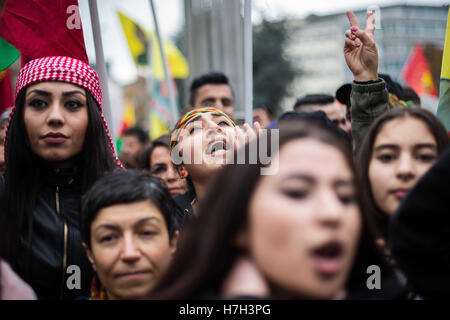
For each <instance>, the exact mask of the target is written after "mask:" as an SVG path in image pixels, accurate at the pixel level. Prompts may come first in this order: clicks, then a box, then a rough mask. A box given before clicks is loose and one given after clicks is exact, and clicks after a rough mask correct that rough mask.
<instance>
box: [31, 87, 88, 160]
mask: <svg viewBox="0 0 450 320" xmlns="http://www.w3.org/2000/svg"><path fill="white" fill-rule="evenodd" d="M24 123H25V129H26V134H27V137H28V143H29V146H30V148H31V150H32V151H33V152H34V153H35V154H36V155H38V156H39V157H40V158H42V159H43V160H46V161H48V162H51V163H54V164H63V163H66V162H68V161H69V162H70V160H71V159H72V158H73V157H74V156H76V155H77V154H79V153H80V152H81V150H82V148H83V145H84V139H85V134H86V128H87V125H88V112H87V104H86V91H85V90H84V89H82V88H80V87H78V86H76V85H73V84H70V83H64V82H55V81H47V82H40V83H37V84H34V85H31V86H30V87H28V88H27V89H26V93H25V107H24Z"/></svg>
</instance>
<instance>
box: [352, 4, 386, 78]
mask: <svg viewBox="0 0 450 320" xmlns="http://www.w3.org/2000/svg"><path fill="white" fill-rule="evenodd" d="M347 17H348V20H349V21H350V29H349V30H347V31H346V32H345V46H344V56H345V61H346V62H347V65H348V67H349V68H350V70H351V71H352V73H353V78H354V80H355V81H361V82H366V81H370V80H378V49H377V46H376V44H375V39H374V31H375V18H374V16H373V12H368V13H367V18H366V30H364V31H363V30H361V28H360V26H359V23H358V20H357V19H356V16H355V14H354V13H353V12H352V11H347Z"/></svg>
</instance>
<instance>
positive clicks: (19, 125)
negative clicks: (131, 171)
mask: <svg viewBox="0 0 450 320" xmlns="http://www.w3.org/2000/svg"><path fill="white" fill-rule="evenodd" d="M25 91H26V90H23V91H22V92H20V93H19V95H18V96H17V99H16V106H15V113H14V115H13V116H12V118H11V123H10V125H9V129H8V135H7V137H6V139H7V141H6V142H7V144H6V158H5V162H6V167H5V172H4V185H3V192H2V194H1V202H0V246H1V252H0V256H2V257H4V258H5V259H7V260H9V261H10V262H11V263H12V264H14V259H15V256H16V251H17V250H16V249H17V248H18V244H19V239H20V235H21V234H22V233H23V232H28V237H27V238H28V239H31V237H30V235H31V232H32V212H33V208H34V206H35V203H36V198H37V194H38V191H39V190H38V187H37V186H38V182H39V181H41V179H42V170H41V169H42V167H43V166H44V163H43V161H42V160H41V159H40V158H39V157H38V156H37V155H36V154H35V153H34V152H32V150H31V149H30V147H29V144H28V139H27V138H26V130H25V124H24V120H23V119H24V107H25ZM86 104H87V111H88V125H87V129H86V135H85V140H84V146H83V149H82V151H81V153H80V155H79V156H77V164H76V165H77V166H78V170H79V172H80V178H81V191H82V192H83V193H84V192H85V191H86V190H87V189H88V188H89V187H90V186H91V185H92V184H93V183H94V182H95V180H96V179H97V178H98V177H100V176H101V175H102V174H103V173H104V172H107V171H111V170H114V168H116V165H115V159H114V155H113V153H112V150H111V149H110V145H109V141H108V135H107V133H106V131H105V127H104V124H103V120H102V117H101V113H100V109H99V107H98V104H97V102H96V101H95V99H94V97H93V96H92V95H91V94H90V93H89V92H87V94H86ZM30 241H31V240H30Z"/></svg>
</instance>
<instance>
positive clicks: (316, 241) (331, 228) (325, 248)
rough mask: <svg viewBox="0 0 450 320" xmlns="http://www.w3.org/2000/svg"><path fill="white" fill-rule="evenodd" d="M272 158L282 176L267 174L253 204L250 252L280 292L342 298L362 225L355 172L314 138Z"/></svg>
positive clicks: (293, 144)
mask: <svg viewBox="0 0 450 320" xmlns="http://www.w3.org/2000/svg"><path fill="white" fill-rule="evenodd" d="M273 161H274V162H278V165H279V171H278V174H276V175H268V176H264V177H263V178H262V179H261V181H260V183H259V184H258V186H257V188H256V190H255V194H254V196H253V198H252V200H251V202H250V207H249V209H250V211H249V220H250V223H249V225H250V230H249V237H250V250H251V254H252V256H253V258H254V259H255V261H256V263H257V265H258V266H259V267H260V269H261V270H262V272H263V273H264V274H265V275H266V276H267V278H268V279H269V281H270V283H271V284H272V285H273V287H274V288H275V289H274V290H275V292H278V293H279V292H284V294H287V295H291V296H297V297H302V298H317V299H331V298H335V297H336V296H337V295H338V294H339V293H341V292H342V289H343V288H344V285H345V282H346V279H347V276H348V274H349V271H350V268H351V266H352V262H353V257H354V255H355V250H356V247H357V243H358V239H359V233H360V228H361V218H360V211H359V206H358V204H357V201H356V194H355V193H356V190H355V186H354V177H353V174H352V172H351V170H350V168H349V167H348V165H347V163H346V161H345V158H344V156H343V155H342V153H341V152H340V151H339V150H338V149H336V148H335V147H333V146H330V145H328V144H324V143H322V142H318V141H317V140H313V139H310V138H305V139H297V140H294V141H292V142H289V143H287V144H286V145H285V146H284V147H282V149H281V153H280V154H279V157H278V156H277V157H276V158H275V159H273ZM272 165H273V163H272Z"/></svg>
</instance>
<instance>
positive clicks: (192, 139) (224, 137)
mask: <svg viewBox="0 0 450 320" xmlns="http://www.w3.org/2000/svg"><path fill="white" fill-rule="evenodd" d="M234 140H235V131H234V127H233V125H232V124H231V123H230V121H229V120H228V119H227V118H226V117H225V116H222V115H216V114H214V113H201V114H199V115H198V116H196V117H194V118H193V119H192V120H191V121H189V122H188V123H187V124H186V126H185V127H184V130H182V132H181V134H180V136H179V140H178V141H179V143H178V145H177V147H178V148H179V149H180V150H181V153H182V155H183V165H184V167H185V168H186V170H187V172H188V173H189V175H190V176H191V178H192V179H193V180H197V179H203V178H204V177H209V176H210V175H211V173H212V172H214V171H215V170H217V169H219V168H221V167H223V166H224V165H225V164H226V158H227V157H228V156H229V155H230V154H231V153H232V152H233V148H234Z"/></svg>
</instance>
